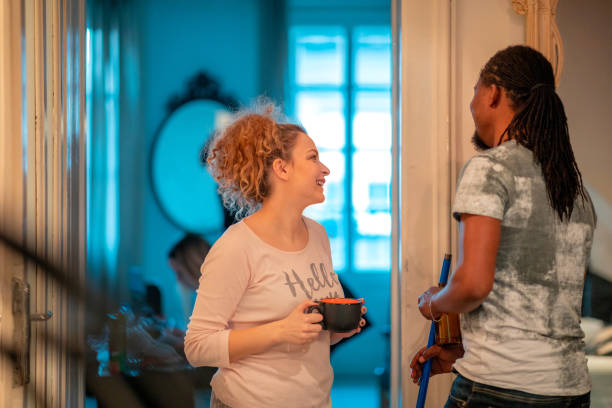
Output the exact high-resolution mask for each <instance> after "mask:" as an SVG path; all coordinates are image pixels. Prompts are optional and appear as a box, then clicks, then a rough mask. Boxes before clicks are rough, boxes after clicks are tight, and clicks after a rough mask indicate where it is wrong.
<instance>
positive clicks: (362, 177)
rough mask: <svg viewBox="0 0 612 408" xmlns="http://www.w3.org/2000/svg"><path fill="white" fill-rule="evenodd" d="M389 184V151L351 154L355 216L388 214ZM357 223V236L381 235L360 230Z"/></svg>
mask: <svg viewBox="0 0 612 408" xmlns="http://www.w3.org/2000/svg"><path fill="white" fill-rule="evenodd" d="M390 183H391V152H390V151H382V152H381V151H374V152H371V151H370V152H368V151H358V152H355V153H353V209H354V211H355V212H356V213H357V214H359V213H362V212H367V213H376V212H380V211H385V212H389V211H390V208H391V206H390V204H389V203H390V197H389V195H390V191H391V190H390ZM357 221H358V223H357V229H358V232H359V234H366V235H371V234H375V235H379V234H381V233H379V232H368V229H367V228H365V229H363V230H362V229H361V227H360V224H359V218H358V219H357ZM378 228H380V227H378ZM377 231H378V230H377Z"/></svg>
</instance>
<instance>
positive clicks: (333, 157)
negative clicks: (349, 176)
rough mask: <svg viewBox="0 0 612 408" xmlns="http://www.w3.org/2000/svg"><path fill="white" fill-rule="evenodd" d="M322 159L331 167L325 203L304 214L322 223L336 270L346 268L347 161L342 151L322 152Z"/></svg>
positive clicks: (327, 178)
mask: <svg viewBox="0 0 612 408" xmlns="http://www.w3.org/2000/svg"><path fill="white" fill-rule="evenodd" d="M320 159H321V162H323V164H325V165H326V166H327V167H329V170H330V174H329V176H327V177H326V179H325V180H326V182H325V201H324V202H323V203H321V204H315V205H312V206H310V207H308V208H307V209H306V210H305V211H304V214H305V215H306V216H308V217H310V218H312V219H314V220H317V221H318V222H320V223H321V224H322V225H323V226H324V227H325V230H326V231H327V234H328V235H329V240H330V245H331V251H332V260H333V263H334V270H335V271H336V272H340V271H342V270H343V269H345V268H346V222H345V215H344V208H345V203H346V201H345V190H346V189H345V188H344V177H345V173H346V172H345V167H346V159H345V157H344V154H343V153H342V152H340V151H321V152H320Z"/></svg>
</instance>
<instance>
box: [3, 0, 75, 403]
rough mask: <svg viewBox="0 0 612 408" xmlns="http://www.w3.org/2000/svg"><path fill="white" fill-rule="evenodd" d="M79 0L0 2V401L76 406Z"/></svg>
mask: <svg viewBox="0 0 612 408" xmlns="http://www.w3.org/2000/svg"><path fill="white" fill-rule="evenodd" d="M84 32H85V10H84V0H63V1H62V0H54V1H47V2H30V1H27V2H23V1H16V0H15V1H12V0H9V1H7V2H4V3H3V6H2V7H1V8H0V89H1V90H2V91H1V92H0V353H1V354H0V408H3V407H47V406H48V407H64V406H69V407H79V406H82V405H83V398H84V375H83V363H82V362H83V359H82V357H83V355H82V353H83V349H84V347H83V344H82V343H83V340H82V339H83V315H84V312H83V311H84V307H83V305H82V302H81V301H80V298H79V295H80V293H81V290H80V288H81V287H82V286H83V278H84V270H85V268H84V261H85V193H86V188H85V143H84V142H85V138H84V128H85V123H84V109H85V106H84V51H85V41H84Z"/></svg>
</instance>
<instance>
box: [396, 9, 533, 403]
mask: <svg viewBox="0 0 612 408" xmlns="http://www.w3.org/2000/svg"><path fill="white" fill-rule="evenodd" d="M401 26H402V37H401V41H402V50H401V53H402V57H401V58H402V67H401V81H402V85H401V86H402V92H401V98H402V101H401V103H402V110H401V138H402V158H401V160H402V173H401V178H402V193H401V197H402V209H401V216H402V227H401V233H402V260H401V265H402V393H403V405H404V406H405V407H412V406H414V405H415V401H416V395H417V393H418V389H417V387H416V386H415V385H413V384H412V382H410V381H409V373H410V369H409V367H408V365H409V363H410V360H411V359H412V356H413V355H414V353H415V352H416V351H417V350H418V348H420V347H422V346H423V345H425V343H426V341H427V333H428V330H429V326H428V322H427V321H425V320H424V319H423V318H422V317H421V315H420V313H419V312H418V309H417V307H416V303H417V302H416V299H417V296H418V294H420V293H421V292H423V291H424V290H425V289H427V288H428V287H429V286H431V285H434V284H435V283H436V282H437V280H438V277H439V273H440V265H441V261H442V256H443V253H444V252H446V251H448V250H450V249H451V248H455V249H453V252H456V242H455V241H456V240H455V238H454V236H455V235H456V232H455V226H454V225H453V223H452V221H451V215H450V201H451V199H452V193H453V191H454V185H455V181H456V177H457V174H458V171H459V169H460V168H461V166H462V165H463V163H465V161H466V160H467V159H468V158H470V157H471V156H472V155H473V154H474V150H473V148H472V146H471V144H470V139H471V136H472V133H473V131H474V127H473V122H472V119H471V115H470V112H469V102H470V100H471V98H472V93H473V86H474V83H475V82H476V79H477V76H478V73H479V71H480V69H481V67H482V66H483V65H484V64H485V62H486V61H487V60H488V59H489V58H490V57H491V56H492V55H493V54H494V53H495V52H496V51H497V50H499V49H502V48H505V47H507V46H508V45H512V44H520V43H524V40H525V34H524V32H525V25H524V18H523V17H522V16H519V15H518V14H516V13H514V11H513V10H512V7H511V0H461V1H458V0H451V1H448V0H446V1H445V0H431V1H427V2H424V1H421V0H403V1H402V18H401ZM449 386H450V379H449V378H448V377H447V378H444V377H442V378H440V377H435V378H433V379H432V381H431V383H430V386H429V392H428V396H427V404H428V406H431V407H439V406H442V405H443V404H444V402H445V401H446V398H447V396H448V391H449Z"/></svg>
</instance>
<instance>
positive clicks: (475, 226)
mask: <svg viewBox="0 0 612 408" xmlns="http://www.w3.org/2000/svg"><path fill="white" fill-rule="evenodd" d="M554 80H555V79H554V75H553V70H552V67H551V65H550V63H549V62H548V60H547V59H546V58H545V57H544V56H543V55H542V54H540V53H539V52H537V51H535V50H533V49H531V48H529V47H525V46H512V47H508V48H506V49H504V50H502V51H499V52H497V53H496V54H495V55H494V56H493V57H492V58H491V59H490V60H489V61H488V62H487V64H486V65H485V66H484V68H483V69H482V71H481V72H480V76H479V79H478V82H477V83H476V86H475V88H474V98H473V99H472V102H471V104H470V108H471V111H472V117H473V119H474V124H475V127H476V132H475V134H474V137H473V142H474V144H475V145H476V147H477V148H478V149H479V150H481V152H480V153H479V154H477V155H476V156H475V157H473V158H472V159H471V160H470V161H468V163H466V165H465V166H464V168H463V170H462V172H461V174H460V177H459V182H458V186H457V192H456V196H455V200H454V203H453V210H452V211H453V217H454V218H456V219H457V220H458V221H459V242H460V248H459V259H458V262H457V264H458V267H457V269H456V270H455V272H454V274H453V275H452V277H451V278H450V280H449V282H448V284H447V285H446V287H445V288H444V289H442V290H440V289H438V288H437V287H432V288H430V289H429V290H427V291H426V292H424V293H423V294H422V295H421V296H419V299H418V301H419V309H420V311H421V313H422V314H423V316H424V317H425V318H427V319H437V318H439V316H440V315H441V314H442V313H444V312H458V313H462V322H461V329H462V335H463V346H455V347H452V348H442V347H439V346H434V347H432V348H430V349H428V350H425V349H422V350H420V351H419V352H418V353H417V354H416V355H415V356H414V359H413V361H412V364H411V367H412V378H413V381H415V382H416V381H418V378H419V377H420V374H421V371H422V365H423V363H424V362H425V361H426V360H427V359H430V358H433V359H434V360H433V366H432V373H433V374H437V373H440V372H449V371H451V368H452V369H453V371H454V372H456V373H457V378H456V380H455V382H454V384H453V387H452V389H451V393H450V396H449V399H448V401H447V403H446V406H447V407H459V406H461V407H481V406H482V407H485V406H486V407H515V406H516V407H518V406H520V407H526V406H537V407H561V406H563V407H566V406H567V407H574V406H575V407H582V406H589V399H590V387H591V384H590V379H589V374H588V370H587V362H586V357H585V354H584V343H583V341H582V340H583V332H582V330H581V329H580V307H581V299H582V289H583V286H584V275H585V270H586V266H587V262H588V260H589V254H590V250H591V244H592V238H593V230H594V227H595V224H596V217H595V212H594V210H593V207H592V204H591V200H590V197H589V196H588V194H587V192H586V190H585V189H584V188H583V184H582V177H581V175H580V171H579V170H578V166H577V164H576V161H575V159H574V154H573V152H572V148H571V145H570V141H569V134H568V129H567V119H566V116H565V112H564V109H563V104H562V102H561V100H560V99H559V97H558V95H557V94H556V92H555V87H554V83H555V82H554Z"/></svg>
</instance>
